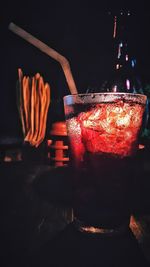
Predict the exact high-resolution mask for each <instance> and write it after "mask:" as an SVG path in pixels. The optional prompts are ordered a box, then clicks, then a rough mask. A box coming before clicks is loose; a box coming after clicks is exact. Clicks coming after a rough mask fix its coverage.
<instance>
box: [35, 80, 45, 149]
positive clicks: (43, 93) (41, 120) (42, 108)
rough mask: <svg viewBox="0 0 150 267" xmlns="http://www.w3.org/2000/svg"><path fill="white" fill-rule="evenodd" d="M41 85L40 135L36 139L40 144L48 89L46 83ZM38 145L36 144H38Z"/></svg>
mask: <svg viewBox="0 0 150 267" xmlns="http://www.w3.org/2000/svg"><path fill="white" fill-rule="evenodd" d="M40 85H41V87H39V93H40V125H39V132H38V137H37V140H36V144H38V145H39V144H40V140H41V133H42V127H43V121H44V112H45V105H46V91H45V86H44V84H42V83H41V84H40ZM38 145H36V146H38Z"/></svg>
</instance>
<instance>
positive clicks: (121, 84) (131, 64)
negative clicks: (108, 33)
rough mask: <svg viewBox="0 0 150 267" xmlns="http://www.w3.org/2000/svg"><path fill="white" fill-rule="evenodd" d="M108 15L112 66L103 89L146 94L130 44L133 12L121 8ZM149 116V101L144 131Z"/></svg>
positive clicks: (104, 90) (105, 90)
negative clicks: (110, 28)
mask: <svg viewBox="0 0 150 267" xmlns="http://www.w3.org/2000/svg"><path fill="white" fill-rule="evenodd" d="M108 15H109V18H110V19H111V23H112V66H111V71H110V73H109V76H108V79H107V80H106V81H105V82H104V83H103V84H102V86H101V91H103V92H126V93H134V94H144V91H143V85H142V79H141V77H140V75H139V73H138V66H137V60H136V58H135V57H134V56H133V55H132V54H133V48H132V49H131V46H130V45H129V43H130V41H132V45H133V36H131V34H132V30H131V24H130V23H131V13H130V11H127V10H126V11H122V10H119V11H116V12H109V13H108ZM131 37H132V38H131ZM130 44H131V43H130ZM148 117H149V109H148V101H147V105H146V111H145V115H144V120H143V127H142V128H143V130H142V131H144V129H145V128H146V126H147V122H148Z"/></svg>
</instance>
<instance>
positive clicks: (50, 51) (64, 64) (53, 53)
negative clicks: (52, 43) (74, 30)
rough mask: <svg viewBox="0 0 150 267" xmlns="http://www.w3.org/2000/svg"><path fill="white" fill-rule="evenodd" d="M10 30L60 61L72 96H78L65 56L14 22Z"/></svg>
mask: <svg viewBox="0 0 150 267" xmlns="http://www.w3.org/2000/svg"><path fill="white" fill-rule="evenodd" d="M8 29H9V30H11V31H12V32H14V33H15V34H17V35H19V36H20V37H22V38H23V39H25V40H26V41H27V42H29V43H30V44H32V45H34V46H35V47H37V48H38V49H40V50H41V51H42V52H44V53H45V54H47V55H48V56H50V57H52V58H53V59H55V60H56V61H58V62H59V63H60V65H61V67H62V69H63V71H64V74H65V77H66V81H67V83H68V87H69V90H70V93H71V94H77V93H78V92H77V88H76V85H75V81H74V79H73V76H72V72H71V68H70V64H69V61H68V60H67V59H66V58H65V57H64V56H62V55H61V54H59V53H58V52H57V51H55V50H54V49H53V48H51V47H49V46H48V45H46V44H45V43H43V42H42V41H40V40H39V39H37V38H36V37H34V36H33V35H31V34H30V33H28V32H26V31H25V30H23V29H22V28H20V27H19V26H17V25H16V24H14V23H13V22H11V23H10V24H9V25H8Z"/></svg>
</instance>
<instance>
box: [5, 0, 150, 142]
mask: <svg viewBox="0 0 150 267" xmlns="http://www.w3.org/2000/svg"><path fill="white" fill-rule="evenodd" d="M120 8H122V9H123V10H130V12H131V18H130V20H131V21H130V28H129V33H130V47H131V50H132V53H133V54H134V56H135V58H136V59H137V63H138V71H139V74H140V76H141V79H142V82H143V84H144V86H145V85H146V84H147V83H150V51H149V50H150V40H149V35H150V30H149V26H150V15H149V9H148V4H147V2H145V1H140V2H139V3H137V2H136V1H133V2H131V1H125V2H124V3H120V2H119V1H118V2H115V1H113V2H110V1H109V2H108V1H99V2H96V3H95V2H93V1H91V2H83V1H82V2H80V3H78V2H76V1H69V2H63V1H47V2H46V1H40V2H38V1H37V2H35V1H31V2H28V1H26V2H25V1H11V2H10V3H9V2H8V1H5V2H3V3H1V8H0V36H1V37H0V65H1V71H0V81H1V86H0V123H1V124H0V125H1V126H0V137H7V136H9V137H18V136H22V131H21V125H20V120H19V115H18V110H17V104H16V81H17V79H18V72H17V70H18V68H19V67H21V68H22V70H23V72H24V75H29V76H32V75H35V73H36V72H39V73H40V74H41V75H42V76H43V78H44V80H45V81H47V82H49V84H50V86H51V97H52V99H54V100H56V99H57V100H58V99H59V100H60V102H59V101H57V103H55V101H52V105H51V107H50V110H49V114H48V125H47V130H48V131H49V128H50V125H51V123H52V122H53V121H55V120H60V119H63V116H64V115H63V110H62V97H63V96H64V95H66V94H68V93H69V90H68V86H67V83H66V80H65V77H64V74H63V71H62V69H61V66H60V65H59V63H57V62H56V61H55V60H53V59H52V58H50V57H48V56H47V55H45V54H43V53H42V52H41V51H40V50H38V49H37V48H35V47H34V46H32V45H31V44H29V43H27V42H26V41H25V40H23V39H21V37H19V36H17V35H15V34H14V33H12V32H11V31H10V30H9V29H8V25H9V23H10V22H14V23H15V24H17V25H18V26H20V27H22V28H23V29H25V30H26V31H27V32H29V33H31V34H32V35H34V36H35V37H37V38H39V39H40V40H41V41H43V42H45V43H46V44H48V45H49V46H50V47H52V48H54V49H55V50H57V51H58V52H59V53H61V54H62V55H64V56H65V57H66V58H67V59H68V60H69V62H70V65H71V69H72V73H73V77H74V79H75V82H76V86H77V88H78V91H79V92H85V91H86V90H87V88H89V87H93V88H100V86H101V84H102V82H103V81H104V80H105V79H107V76H108V74H109V72H110V71H111V60H112V50H111V48H112V43H111V40H112V26H113V25H112V18H111V17H110V16H109V15H108V12H109V11H112V12H115V10H119V9H120ZM59 103H60V104H59Z"/></svg>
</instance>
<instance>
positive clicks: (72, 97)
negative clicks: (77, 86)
mask: <svg viewBox="0 0 150 267" xmlns="http://www.w3.org/2000/svg"><path fill="white" fill-rule="evenodd" d="M109 95H112V96H116V97H117V95H118V96H126V97H127V98H128V97H129V98H136V97H137V98H138V99H141V101H142V102H143V103H146V100H147V96H146V95H145V94H136V93H126V92H99V93H79V94H69V95H65V96H64V97H63V100H64V101H65V100H67V99H69V98H71V99H75V98H77V97H79V98H81V99H82V98H84V97H90V96H91V98H94V97H96V96H109Z"/></svg>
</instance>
